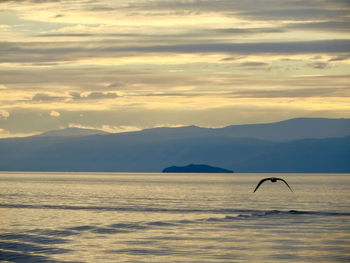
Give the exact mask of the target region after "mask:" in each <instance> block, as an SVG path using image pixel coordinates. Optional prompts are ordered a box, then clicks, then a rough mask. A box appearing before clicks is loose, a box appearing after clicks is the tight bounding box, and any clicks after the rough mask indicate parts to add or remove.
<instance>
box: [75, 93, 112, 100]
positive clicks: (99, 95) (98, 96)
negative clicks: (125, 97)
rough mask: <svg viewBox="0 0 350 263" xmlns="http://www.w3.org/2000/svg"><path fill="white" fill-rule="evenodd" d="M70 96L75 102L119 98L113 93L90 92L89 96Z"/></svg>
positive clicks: (76, 94)
mask: <svg viewBox="0 0 350 263" xmlns="http://www.w3.org/2000/svg"><path fill="white" fill-rule="evenodd" d="M70 95H71V96H72V98H73V99H74V100H100V99H115V98H117V97H118V95H117V94H116V93H113V92H90V93H89V94H87V95H85V94H81V93H79V92H71V93H70Z"/></svg>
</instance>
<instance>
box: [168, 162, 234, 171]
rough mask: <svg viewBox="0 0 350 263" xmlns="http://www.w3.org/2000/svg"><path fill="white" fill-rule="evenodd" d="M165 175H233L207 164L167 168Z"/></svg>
mask: <svg viewBox="0 0 350 263" xmlns="http://www.w3.org/2000/svg"><path fill="white" fill-rule="evenodd" d="M162 172H163V173H233V171H231V170H227V169H224V168H220V167H213V166H210V165H205V164H189V165H187V166H170V167H168V168H165V169H164V170H163V171H162Z"/></svg>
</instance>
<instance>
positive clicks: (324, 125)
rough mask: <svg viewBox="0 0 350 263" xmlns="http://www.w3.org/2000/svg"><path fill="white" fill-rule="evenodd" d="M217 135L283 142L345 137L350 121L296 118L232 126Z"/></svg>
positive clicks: (349, 128)
mask: <svg viewBox="0 0 350 263" xmlns="http://www.w3.org/2000/svg"><path fill="white" fill-rule="evenodd" d="M217 133H218V134H220V135H226V136H227V135H228V136H232V137H235V138H240V137H247V138H255V139H260V140H269V141H281V142H282V141H293V140H301V139H311V138H312V139H324V138H334V137H345V136H348V135H350V119H325V118H296V119H290V120H286V121H281V122H275V123H266V124H248V125H232V126H228V127H225V128H222V129H218V130H217Z"/></svg>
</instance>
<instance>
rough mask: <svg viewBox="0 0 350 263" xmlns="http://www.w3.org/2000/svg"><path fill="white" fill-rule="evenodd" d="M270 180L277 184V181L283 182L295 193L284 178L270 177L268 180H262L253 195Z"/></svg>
mask: <svg viewBox="0 0 350 263" xmlns="http://www.w3.org/2000/svg"><path fill="white" fill-rule="evenodd" d="M268 180H270V181H271V182H272V183H276V182H277V181H282V182H283V183H285V184H286V186H288V188H289V190H291V191H292V192H293V190H292V188H290V186H289V184H288V183H287V182H286V181H285V180H283V179H282V178H277V177H268V178H264V179H262V180H261V181H260V182H259V183H258V185H257V186H256V187H255V190H254V192H253V193H255V191H256V190H258V188H259V187H260V185H262V184H263V183H264V182H266V181H268Z"/></svg>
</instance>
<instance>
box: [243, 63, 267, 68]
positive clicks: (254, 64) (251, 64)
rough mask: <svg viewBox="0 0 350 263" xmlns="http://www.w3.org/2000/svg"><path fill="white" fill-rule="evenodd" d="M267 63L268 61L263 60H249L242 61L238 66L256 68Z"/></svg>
mask: <svg viewBox="0 0 350 263" xmlns="http://www.w3.org/2000/svg"><path fill="white" fill-rule="evenodd" d="M267 65H269V64H268V63H265V62H254V61H250V62H244V63H241V64H240V65H239V66H241V67H248V68H256V67H264V66H267Z"/></svg>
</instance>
